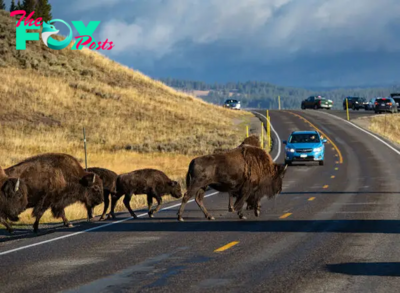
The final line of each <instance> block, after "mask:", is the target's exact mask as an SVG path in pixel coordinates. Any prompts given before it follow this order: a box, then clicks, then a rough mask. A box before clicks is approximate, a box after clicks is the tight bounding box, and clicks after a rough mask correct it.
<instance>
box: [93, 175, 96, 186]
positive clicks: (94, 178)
mask: <svg viewBox="0 0 400 293" xmlns="http://www.w3.org/2000/svg"><path fill="white" fill-rule="evenodd" d="M95 181H96V174H94V176H93V184H94V183H95Z"/></svg>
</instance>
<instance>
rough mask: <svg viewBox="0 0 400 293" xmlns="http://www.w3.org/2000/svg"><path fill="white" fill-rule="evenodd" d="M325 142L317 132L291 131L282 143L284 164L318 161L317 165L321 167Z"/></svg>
mask: <svg viewBox="0 0 400 293" xmlns="http://www.w3.org/2000/svg"><path fill="white" fill-rule="evenodd" d="M326 142H327V140H326V139H322V138H321V136H320V135H319V133H318V132H317V131H293V132H292V133H291V134H290V136H289V139H288V140H287V141H286V140H284V141H283V144H286V147H285V163H286V164H287V165H291V164H292V163H293V162H296V161H318V163H319V165H323V164H324V154H325V146H324V143H326Z"/></svg>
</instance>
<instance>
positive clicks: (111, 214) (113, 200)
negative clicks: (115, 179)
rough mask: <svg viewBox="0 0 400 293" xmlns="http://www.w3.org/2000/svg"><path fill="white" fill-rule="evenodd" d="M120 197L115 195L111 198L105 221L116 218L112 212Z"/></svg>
mask: <svg viewBox="0 0 400 293" xmlns="http://www.w3.org/2000/svg"><path fill="white" fill-rule="evenodd" d="M121 196H122V195H115V196H112V197H111V211H110V213H109V214H108V216H107V219H110V218H113V219H114V220H115V219H116V218H117V217H116V216H115V213H114V210H115V206H116V205H117V202H118V200H119V199H120V198H121Z"/></svg>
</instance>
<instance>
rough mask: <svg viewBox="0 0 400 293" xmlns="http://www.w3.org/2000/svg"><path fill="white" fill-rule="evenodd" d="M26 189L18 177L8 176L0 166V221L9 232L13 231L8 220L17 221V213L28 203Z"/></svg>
mask: <svg viewBox="0 0 400 293" xmlns="http://www.w3.org/2000/svg"><path fill="white" fill-rule="evenodd" d="M27 194H28V189H27V187H26V184H25V183H24V182H23V181H22V180H21V179H19V178H9V177H7V175H6V173H4V171H3V169H2V168H1V167H0V223H1V224H3V225H4V226H5V227H6V228H7V231H8V232H9V233H12V232H13V229H12V228H11V225H10V224H9V223H8V220H10V221H18V220H19V217H18V215H19V214H20V213H22V212H23V211H24V210H25V209H26V206H27V205H28V195H27Z"/></svg>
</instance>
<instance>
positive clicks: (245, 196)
mask: <svg viewBox="0 0 400 293" xmlns="http://www.w3.org/2000/svg"><path fill="white" fill-rule="evenodd" d="M286 168H287V166H285V165H278V164H275V163H274V162H273V160H272V158H271V156H270V155H269V154H268V153H266V152H265V151H264V150H262V149H261V148H259V147H254V146H250V145H243V146H242V147H239V148H236V149H233V150H231V151H227V152H225V153H221V154H213V155H206V156H201V157H198V158H196V159H193V160H192V161H191V163H190V165H189V170H188V172H187V176H186V185H187V192H186V193H185V195H184V197H183V199H182V204H181V207H180V209H179V212H178V220H179V221H183V218H182V213H183V211H184V209H185V205H186V203H187V202H188V200H189V199H190V198H191V197H193V196H195V200H196V203H197V204H198V206H199V207H200V208H201V210H202V211H203V213H204V215H205V217H206V218H207V219H209V220H213V219H214V217H213V216H212V215H211V214H210V213H209V212H208V211H207V209H206V208H205V206H204V204H203V198H204V194H205V190H206V188H207V186H210V187H211V188H213V189H215V190H217V191H221V192H229V193H231V194H233V195H234V196H235V197H236V202H235V204H234V210H235V211H237V212H238V215H239V217H240V218H241V219H243V218H244V216H243V213H242V208H243V205H244V202H247V203H249V204H250V205H251V206H253V208H254V212H255V215H256V216H258V215H259V213H260V206H259V204H258V203H259V202H260V200H261V198H262V197H263V196H267V197H268V198H271V197H273V196H275V195H276V194H279V193H280V192H281V191H282V181H283V178H284V175H285V172H286Z"/></svg>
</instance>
